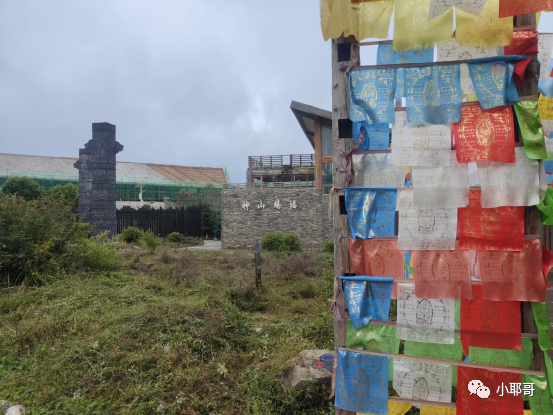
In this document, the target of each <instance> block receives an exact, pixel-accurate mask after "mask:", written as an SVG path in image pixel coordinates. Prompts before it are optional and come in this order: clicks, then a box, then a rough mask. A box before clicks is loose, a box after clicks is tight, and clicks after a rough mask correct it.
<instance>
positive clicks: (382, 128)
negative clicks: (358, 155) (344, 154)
mask: <svg viewBox="0 0 553 415" xmlns="http://www.w3.org/2000/svg"><path fill="white" fill-rule="evenodd" d="M361 128H363V130H364V131H363V142H362V143H361V145H360V146H359V147H358V148H357V150H388V149H389V148H390V124H375V125H372V124H369V123H367V122H366V121H362V122H355V123H353V137H354V138H353V142H354V143H357V139H358V138H359V134H360V133H361Z"/></svg>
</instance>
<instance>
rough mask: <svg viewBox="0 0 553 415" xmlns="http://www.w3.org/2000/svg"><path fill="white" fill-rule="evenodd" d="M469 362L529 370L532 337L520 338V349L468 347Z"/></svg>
mask: <svg viewBox="0 0 553 415" xmlns="http://www.w3.org/2000/svg"><path fill="white" fill-rule="evenodd" d="M469 363H480V364H483V365H490V366H499V367H518V368H521V369H526V370H530V366H531V365H532V339H522V350H506V349H488V348H485V347H474V346H470V347H469Z"/></svg>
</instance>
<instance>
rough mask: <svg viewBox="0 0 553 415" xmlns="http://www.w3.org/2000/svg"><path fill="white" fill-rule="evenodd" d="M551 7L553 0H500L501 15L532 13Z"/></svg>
mask: <svg viewBox="0 0 553 415" xmlns="http://www.w3.org/2000/svg"><path fill="white" fill-rule="evenodd" d="M551 9H553V1H551V0H525V1H520V0H499V17H506V16H518V15H521V14H532V13H537V12H542V11H545V10H551Z"/></svg>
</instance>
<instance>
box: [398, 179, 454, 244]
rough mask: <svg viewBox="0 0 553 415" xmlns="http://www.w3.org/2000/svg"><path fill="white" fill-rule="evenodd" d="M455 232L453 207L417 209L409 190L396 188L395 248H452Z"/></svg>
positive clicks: (411, 192) (411, 191)
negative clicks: (396, 233)
mask: <svg viewBox="0 0 553 415" xmlns="http://www.w3.org/2000/svg"><path fill="white" fill-rule="evenodd" d="M456 232H457V209H439V208H438V209H424V210H421V209H417V208H416V207H415V206H414V203H413V190H411V189H402V190H401V191H400V192H399V221H398V239H397V247H398V248H399V249H403V250H408V249H409V250H426V249H449V250H453V249H455V238H456Z"/></svg>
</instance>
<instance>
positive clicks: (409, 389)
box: [393, 359, 451, 402]
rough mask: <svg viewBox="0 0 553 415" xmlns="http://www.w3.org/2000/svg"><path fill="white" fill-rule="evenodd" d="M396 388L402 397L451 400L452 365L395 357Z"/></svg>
mask: <svg viewBox="0 0 553 415" xmlns="http://www.w3.org/2000/svg"><path fill="white" fill-rule="evenodd" d="M393 365H394V382H393V384H394V389H395V391H396V392H397V393H398V395H399V396H400V397H402V398H407V399H413V400H422V401H433V402H451V366H450V365H444V364H441V363H423V362H414V361H411V360H403V359H393Z"/></svg>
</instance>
